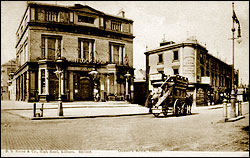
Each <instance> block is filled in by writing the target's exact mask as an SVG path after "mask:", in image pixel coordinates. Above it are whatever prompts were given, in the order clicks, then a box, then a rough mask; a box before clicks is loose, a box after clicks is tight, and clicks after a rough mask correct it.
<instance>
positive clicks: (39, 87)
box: [38, 69, 42, 95]
mask: <svg viewBox="0 0 250 158" xmlns="http://www.w3.org/2000/svg"><path fill="white" fill-rule="evenodd" d="M41 93H42V87H41V69H38V95H40V94H41Z"/></svg>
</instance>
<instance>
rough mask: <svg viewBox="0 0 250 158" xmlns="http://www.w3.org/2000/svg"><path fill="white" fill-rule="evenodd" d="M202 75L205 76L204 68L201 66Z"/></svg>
mask: <svg viewBox="0 0 250 158" xmlns="http://www.w3.org/2000/svg"><path fill="white" fill-rule="evenodd" d="M201 76H205V72H204V68H203V67H201Z"/></svg>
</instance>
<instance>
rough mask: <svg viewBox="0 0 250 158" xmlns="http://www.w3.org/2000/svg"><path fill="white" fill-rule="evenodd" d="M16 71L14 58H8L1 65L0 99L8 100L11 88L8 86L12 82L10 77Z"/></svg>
mask: <svg viewBox="0 0 250 158" xmlns="http://www.w3.org/2000/svg"><path fill="white" fill-rule="evenodd" d="M15 71H16V60H10V61H8V62H7V63H4V64H2V65H1V100H10V99H11V94H13V92H12V89H10V88H9V86H10V85H11V84H12V78H13V76H14V72H15Z"/></svg>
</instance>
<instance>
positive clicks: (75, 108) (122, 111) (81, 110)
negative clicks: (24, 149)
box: [1, 101, 244, 121]
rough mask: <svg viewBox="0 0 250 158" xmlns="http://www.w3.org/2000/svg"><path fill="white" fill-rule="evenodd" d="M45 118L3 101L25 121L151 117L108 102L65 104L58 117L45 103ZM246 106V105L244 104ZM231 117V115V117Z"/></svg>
mask: <svg viewBox="0 0 250 158" xmlns="http://www.w3.org/2000/svg"><path fill="white" fill-rule="evenodd" d="M43 104H44V105H43V117H38V116H37V117H33V115H34V111H33V105H34V103H27V102H20V101H1V110H5V111H7V112H9V113H12V114H15V115H18V116H20V117H22V118H25V119H31V120H41V119H74V118H93V117H119V116H133V115H149V114H150V113H149V109H148V108H146V107H144V106H142V105H138V104H131V103H128V102H124V101H107V102H93V101H92V102H91V101H88V102H87V101H84V102H63V116H58V110H57V108H58V103H57V102H48V103H43ZM242 104H244V103H242ZM41 107H42V103H36V113H40V114H41V110H40V108H41ZM227 107H228V108H227V110H228V114H229V113H230V103H229V104H227ZM218 108H223V104H218V105H210V106H202V107H192V112H193V113H202V112H204V111H206V110H213V109H218ZM229 116H230V115H229ZM241 118H244V116H239V117H236V118H232V119H230V118H229V119H227V120H226V121H237V120H239V119H241Z"/></svg>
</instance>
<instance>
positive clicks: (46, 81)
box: [45, 69, 49, 95]
mask: <svg viewBox="0 0 250 158" xmlns="http://www.w3.org/2000/svg"><path fill="white" fill-rule="evenodd" d="M45 94H46V95H49V70H48V69H45Z"/></svg>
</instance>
